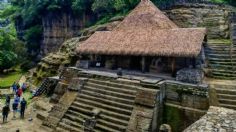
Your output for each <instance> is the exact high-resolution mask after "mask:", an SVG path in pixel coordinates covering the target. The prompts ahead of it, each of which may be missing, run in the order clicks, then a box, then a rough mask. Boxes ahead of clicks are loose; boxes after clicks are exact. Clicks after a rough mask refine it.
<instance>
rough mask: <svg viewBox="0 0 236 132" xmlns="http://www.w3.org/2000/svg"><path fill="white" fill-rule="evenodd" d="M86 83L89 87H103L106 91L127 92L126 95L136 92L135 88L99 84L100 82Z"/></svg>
mask: <svg viewBox="0 0 236 132" xmlns="http://www.w3.org/2000/svg"><path fill="white" fill-rule="evenodd" d="M86 85H87V86H90V87H94V88H98V89H104V90H107V91H113V92H119V93H123V94H128V95H135V94H136V90H129V89H122V88H119V87H112V86H106V85H100V84H96V83H91V82H87V83H86Z"/></svg>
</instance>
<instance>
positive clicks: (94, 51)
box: [77, 0, 206, 73]
mask: <svg viewBox="0 0 236 132" xmlns="http://www.w3.org/2000/svg"><path fill="white" fill-rule="evenodd" d="M205 36H206V29H205V28H179V27H178V26H177V25H176V24H175V23H173V22H172V21H171V20H170V19H169V18H168V17H167V16H165V15H164V14H163V13H162V12H161V11H160V10H159V9H158V8H157V7H156V6H155V5H154V4H153V3H152V2H151V1H150V0H141V2H140V3H139V4H138V6H137V7H136V8H135V9H134V10H133V11H132V12H131V13H130V14H129V15H128V16H127V17H126V18H125V19H124V20H123V21H122V22H121V23H120V24H119V25H118V26H117V27H116V28H115V29H114V30H112V31H99V32H95V33H94V34H93V35H92V36H91V37H90V38H89V39H87V40H86V41H84V42H83V43H82V44H80V45H79V46H78V47H77V53H78V54H82V55H91V59H90V62H91V63H90V64H91V66H94V67H96V66H100V67H105V68H109V69H110V68H111V69H117V68H122V69H129V70H138V71H142V72H155V73H175V72H176V71H177V70H179V69H182V68H185V67H195V66H196V65H197V64H196V63H197V59H198V58H201V51H202V45H203V42H204V40H205V38H206V37H205ZM93 64H94V65H93ZM97 64H99V65H97Z"/></svg>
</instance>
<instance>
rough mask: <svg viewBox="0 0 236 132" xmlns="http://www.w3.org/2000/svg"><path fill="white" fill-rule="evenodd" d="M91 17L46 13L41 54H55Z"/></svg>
mask: <svg viewBox="0 0 236 132" xmlns="http://www.w3.org/2000/svg"><path fill="white" fill-rule="evenodd" d="M92 17H93V16H92V15H85V17H84V18H80V17H78V16H74V15H72V13H65V12H63V13H53V12H51V13H48V14H47V15H46V16H45V17H43V20H42V23H43V44H42V46H41V54H42V55H46V54H48V53H51V52H56V51H58V49H59V48H60V46H61V45H62V43H63V42H64V41H65V40H67V39H69V38H72V37H74V36H76V34H77V33H78V32H79V30H81V29H82V28H84V27H85V25H86V22H89V21H90V19H92Z"/></svg>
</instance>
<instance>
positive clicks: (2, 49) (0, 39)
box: [0, 30, 17, 72]
mask: <svg viewBox="0 0 236 132" xmlns="http://www.w3.org/2000/svg"><path fill="white" fill-rule="evenodd" d="M0 35H1V36H0V72H2V71H3V70H4V69H8V68H10V67H12V66H13V65H14V64H15V63H16V58H17V55H16V54H15V53H14V52H13V48H14V44H13V42H14V39H13V38H12V36H10V35H9V34H8V33H6V32H5V31H4V30H0Z"/></svg>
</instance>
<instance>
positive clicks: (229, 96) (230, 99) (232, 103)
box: [210, 82, 236, 110]
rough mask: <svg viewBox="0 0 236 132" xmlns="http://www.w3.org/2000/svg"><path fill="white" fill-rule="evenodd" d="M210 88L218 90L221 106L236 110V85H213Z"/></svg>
mask: <svg viewBox="0 0 236 132" xmlns="http://www.w3.org/2000/svg"><path fill="white" fill-rule="evenodd" d="M226 83H227V82H226ZM210 86H211V87H212V88H214V89H215V90H216V94H217V98H218V103H219V106H221V107H225V108H230V109H235V110H236V84H230V83H227V84H212V85H210Z"/></svg>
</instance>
